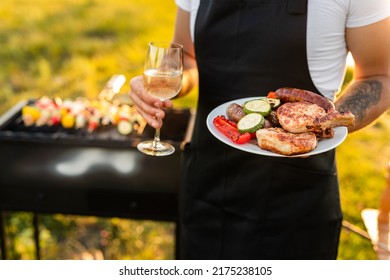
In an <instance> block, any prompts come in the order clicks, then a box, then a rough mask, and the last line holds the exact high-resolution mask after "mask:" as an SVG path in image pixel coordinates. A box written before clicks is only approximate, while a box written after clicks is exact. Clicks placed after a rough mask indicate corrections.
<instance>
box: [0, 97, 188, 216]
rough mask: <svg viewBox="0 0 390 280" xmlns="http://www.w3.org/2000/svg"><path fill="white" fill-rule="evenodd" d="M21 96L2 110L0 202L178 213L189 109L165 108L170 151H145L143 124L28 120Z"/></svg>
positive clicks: (52, 208)
mask: <svg viewBox="0 0 390 280" xmlns="http://www.w3.org/2000/svg"><path fill="white" fill-rule="evenodd" d="M29 102H32V101H31V100H30V101H28V102H27V103H29ZM25 104H26V102H21V103H19V104H17V105H15V106H14V107H13V108H11V109H10V110H9V111H8V112H6V113H5V114H4V115H3V116H1V118H0V155H1V157H0V170H1V176H0V210H17V211H34V212H45V213H65V214H80V215H95V216H117V217H130V218H136V219H153V220H168V221H175V220H176V217H177V193H178V183H179V182H178V181H179V172H180V157H181V152H180V150H181V149H180V147H181V146H182V145H183V144H184V143H185V141H186V139H188V136H189V135H190V133H191V123H192V121H193V118H194V114H193V112H192V111H191V110H190V109H173V110H170V111H168V112H167V116H166V119H165V121H164V126H163V127H162V129H161V138H162V139H163V140H168V142H170V143H171V144H173V145H174V146H175V147H176V152H175V153H174V154H173V155H171V156H167V157H151V156H146V155H144V154H142V153H140V152H139V151H138V150H137V149H136V145H137V143H139V142H140V141H142V140H145V139H151V138H152V137H153V134H154V129H152V128H151V127H149V126H146V127H145V129H144V130H143V132H142V134H141V135H138V134H136V133H135V132H134V133H133V132H132V133H131V134H129V135H126V136H125V135H121V134H119V133H118V131H117V129H116V127H114V126H108V127H101V128H98V129H97V130H96V131H93V132H92V133H89V132H87V131H84V130H82V129H64V128H63V127H61V126H56V127H49V126H42V127H36V126H30V127H26V126H24V124H23V122H22V118H21V108H22V107H23V106H24V105H25Z"/></svg>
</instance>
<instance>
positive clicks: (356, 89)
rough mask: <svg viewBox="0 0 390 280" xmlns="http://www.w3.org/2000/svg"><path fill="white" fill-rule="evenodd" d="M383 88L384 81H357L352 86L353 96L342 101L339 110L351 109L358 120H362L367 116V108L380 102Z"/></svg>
mask: <svg viewBox="0 0 390 280" xmlns="http://www.w3.org/2000/svg"><path fill="white" fill-rule="evenodd" d="M382 88H383V87H382V83H381V82H380V81H376V80H370V81H363V82H360V83H357V84H356V85H354V86H353V87H352V88H351V91H352V94H351V96H349V97H347V98H346V99H345V100H343V101H342V104H340V106H339V107H338V110H339V111H340V112H346V111H350V112H352V113H353V114H354V115H355V117H356V119H357V120H358V121H362V120H363V119H364V118H365V116H366V110H367V109H368V108H369V107H371V106H373V105H376V104H378V103H379V100H380V98H381V94H382Z"/></svg>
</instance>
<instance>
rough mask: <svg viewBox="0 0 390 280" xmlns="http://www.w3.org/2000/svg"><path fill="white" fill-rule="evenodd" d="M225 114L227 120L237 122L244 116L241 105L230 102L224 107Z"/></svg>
mask: <svg viewBox="0 0 390 280" xmlns="http://www.w3.org/2000/svg"><path fill="white" fill-rule="evenodd" d="M226 115H227V117H228V119H229V120H232V121H234V122H238V121H239V120H240V119H241V118H242V117H244V116H245V113H244V109H243V108H242V106H241V105H239V104H237V103H232V104H230V105H229V106H228V107H227V108H226Z"/></svg>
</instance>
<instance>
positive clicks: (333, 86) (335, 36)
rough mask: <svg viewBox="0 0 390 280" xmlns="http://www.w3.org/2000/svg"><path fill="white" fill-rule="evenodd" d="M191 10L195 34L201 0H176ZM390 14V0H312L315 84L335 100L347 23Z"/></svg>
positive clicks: (310, 17)
mask: <svg viewBox="0 0 390 280" xmlns="http://www.w3.org/2000/svg"><path fill="white" fill-rule="evenodd" d="M175 1H176V4H177V5H178V6H179V7H180V8H181V9H183V10H185V11H187V12H190V13H191V18H190V24H191V36H192V38H193V39H194V26H195V19H196V15H197V12H198V7H199V3H200V0H175ZM389 16H390V0H309V1H308V19H307V43H306V44H307V59H308V63H309V71H310V75H311V78H312V80H313V82H314V85H315V86H316V87H317V89H318V90H319V91H320V92H321V93H322V94H323V95H325V96H326V97H328V98H330V99H332V100H333V98H334V94H335V93H336V92H337V91H339V89H340V86H341V84H342V82H343V78H344V74H345V69H346V57H347V53H348V51H347V47H346V43H345V27H348V28H353V27H360V26H365V25H369V24H372V23H375V22H378V21H380V20H382V19H385V18H386V17H389Z"/></svg>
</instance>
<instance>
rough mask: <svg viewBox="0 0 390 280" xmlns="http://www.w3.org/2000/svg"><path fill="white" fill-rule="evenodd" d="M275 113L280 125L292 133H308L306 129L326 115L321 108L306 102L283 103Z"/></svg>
mask: <svg viewBox="0 0 390 280" xmlns="http://www.w3.org/2000/svg"><path fill="white" fill-rule="evenodd" d="M276 113H277V116H278V120H279V123H280V125H281V126H282V127H283V128H284V129H285V130H287V131H288V132H292V133H301V132H307V131H310V129H308V127H313V124H314V121H315V120H316V119H317V118H322V117H324V116H325V115H326V111H325V110H324V109H323V108H321V107H319V106H318V105H316V104H313V103H310V102H306V101H302V102H288V103H284V104H283V105H282V106H280V107H279V108H278V110H277V112H276Z"/></svg>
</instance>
